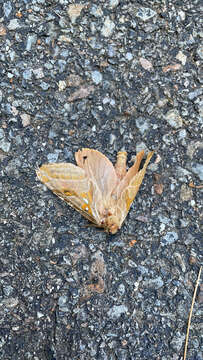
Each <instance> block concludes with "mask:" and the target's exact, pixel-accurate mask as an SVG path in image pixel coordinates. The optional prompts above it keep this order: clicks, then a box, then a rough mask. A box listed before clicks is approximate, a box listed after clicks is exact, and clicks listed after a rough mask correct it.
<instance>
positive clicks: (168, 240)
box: [161, 231, 178, 246]
mask: <svg viewBox="0 0 203 360" xmlns="http://www.w3.org/2000/svg"><path fill="white" fill-rule="evenodd" d="M176 240H178V234H177V232H176V231H169V232H167V233H166V235H165V236H164V237H163V238H162V239H161V245H162V246H165V245H171V244H173V243H174V242H175V241H176Z"/></svg>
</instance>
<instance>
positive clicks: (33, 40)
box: [26, 34, 37, 51]
mask: <svg viewBox="0 0 203 360" xmlns="http://www.w3.org/2000/svg"><path fill="white" fill-rule="evenodd" d="M36 42H37V35H36V34H32V35H28V37H27V43H26V50H27V51H30V50H31V49H32V45H35V44H36Z"/></svg>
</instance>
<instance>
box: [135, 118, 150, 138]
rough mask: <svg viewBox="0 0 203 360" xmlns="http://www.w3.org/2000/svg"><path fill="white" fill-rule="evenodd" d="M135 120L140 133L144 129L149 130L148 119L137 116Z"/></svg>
mask: <svg viewBox="0 0 203 360" xmlns="http://www.w3.org/2000/svg"><path fill="white" fill-rule="evenodd" d="M135 122H136V126H137V128H138V130H139V132H141V134H142V135H143V134H144V133H145V131H146V130H149V121H148V120H147V119H146V118H144V117H139V118H137V119H136V120H135Z"/></svg>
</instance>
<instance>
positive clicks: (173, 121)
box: [165, 109, 183, 129]
mask: <svg viewBox="0 0 203 360" xmlns="http://www.w3.org/2000/svg"><path fill="white" fill-rule="evenodd" d="M165 119H166V120H167V122H168V124H169V125H170V126H171V127H173V128H174V129H178V128H180V127H181V126H182V125H183V120H182V118H181V117H180V115H179V112H178V110H176V109H173V110H169V111H168V112H167V114H166V115H165Z"/></svg>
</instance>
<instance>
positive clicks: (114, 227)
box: [106, 215, 119, 234]
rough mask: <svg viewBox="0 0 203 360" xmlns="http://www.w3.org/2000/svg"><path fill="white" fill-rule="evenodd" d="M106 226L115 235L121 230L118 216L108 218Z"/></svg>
mask: <svg viewBox="0 0 203 360" xmlns="http://www.w3.org/2000/svg"><path fill="white" fill-rule="evenodd" d="M106 226H107V229H108V231H109V232H110V233H111V234H115V233H116V232H117V231H118V229H119V222H118V219H117V217H116V216H114V215H112V216H108V217H107V219H106Z"/></svg>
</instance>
